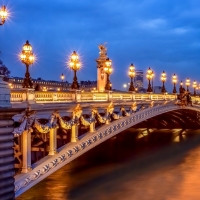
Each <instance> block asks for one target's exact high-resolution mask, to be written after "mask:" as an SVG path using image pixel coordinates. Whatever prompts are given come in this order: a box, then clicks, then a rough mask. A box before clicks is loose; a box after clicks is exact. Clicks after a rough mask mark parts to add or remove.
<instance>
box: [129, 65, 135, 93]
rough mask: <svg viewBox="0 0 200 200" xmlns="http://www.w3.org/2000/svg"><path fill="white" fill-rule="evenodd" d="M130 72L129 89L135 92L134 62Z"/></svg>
mask: <svg viewBox="0 0 200 200" xmlns="http://www.w3.org/2000/svg"><path fill="white" fill-rule="evenodd" d="M128 74H129V76H130V78H131V83H130V87H129V91H131V92H135V88H134V85H133V78H134V77H135V67H134V65H133V64H131V65H130V67H129V72H128Z"/></svg>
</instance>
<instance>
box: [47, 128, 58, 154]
mask: <svg viewBox="0 0 200 200" xmlns="http://www.w3.org/2000/svg"><path fill="white" fill-rule="evenodd" d="M57 129H58V128H51V130H50V133H49V155H50V156H54V155H55V154H57Z"/></svg>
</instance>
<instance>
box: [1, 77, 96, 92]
mask: <svg viewBox="0 0 200 200" xmlns="http://www.w3.org/2000/svg"><path fill="white" fill-rule="evenodd" d="M23 80H24V78H21V77H8V78H4V81H6V82H8V83H9V86H10V88H11V89H14V90H20V89H22V83H23ZM32 82H33V87H34V88H35V90H36V91H69V90H71V83H68V82H67V81H66V82H62V81H53V80H43V79H41V78H38V79H32ZM96 87H97V81H80V90H85V91H90V90H94V88H95V89H96Z"/></svg>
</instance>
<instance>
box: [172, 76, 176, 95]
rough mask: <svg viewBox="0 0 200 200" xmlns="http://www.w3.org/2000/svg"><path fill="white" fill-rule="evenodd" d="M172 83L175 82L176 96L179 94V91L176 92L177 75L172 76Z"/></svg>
mask: <svg viewBox="0 0 200 200" xmlns="http://www.w3.org/2000/svg"><path fill="white" fill-rule="evenodd" d="M172 82H173V84H174V89H173V93H174V94H176V93H177V91H176V83H177V76H176V74H174V75H173V76H172Z"/></svg>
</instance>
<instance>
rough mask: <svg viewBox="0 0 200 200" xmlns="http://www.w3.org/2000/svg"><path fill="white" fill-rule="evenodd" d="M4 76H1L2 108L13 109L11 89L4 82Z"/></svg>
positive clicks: (0, 95)
mask: <svg viewBox="0 0 200 200" xmlns="http://www.w3.org/2000/svg"><path fill="white" fill-rule="evenodd" d="M3 77H4V76H3V75H0V107H11V103H10V87H9V85H8V83H6V82H5V81H3Z"/></svg>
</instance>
